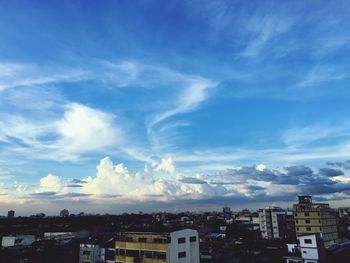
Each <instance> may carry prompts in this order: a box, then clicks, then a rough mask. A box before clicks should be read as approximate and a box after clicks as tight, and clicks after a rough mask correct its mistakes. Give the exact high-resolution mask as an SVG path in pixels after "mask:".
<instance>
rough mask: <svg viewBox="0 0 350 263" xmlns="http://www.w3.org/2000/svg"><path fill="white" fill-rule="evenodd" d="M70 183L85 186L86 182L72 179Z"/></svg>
mask: <svg viewBox="0 0 350 263" xmlns="http://www.w3.org/2000/svg"><path fill="white" fill-rule="evenodd" d="M72 183H73V184H86V183H87V181H85V180H80V179H73V180H72Z"/></svg>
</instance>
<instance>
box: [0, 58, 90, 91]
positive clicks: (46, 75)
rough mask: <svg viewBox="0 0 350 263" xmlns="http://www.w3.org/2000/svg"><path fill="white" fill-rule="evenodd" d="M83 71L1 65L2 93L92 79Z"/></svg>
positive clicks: (0, 85)
mask: <svg viewBox="0 0 350 263" xmlns="http://www.w3.org/2000/svg"><path fill="white" fill-rule="evenodd" d="M91 78H92V75H91V74H90V73H89V72H88V71H86V70H83V69H75V68H64V69H57V68H48V67H44V66H42V67H40V66H38V65H35V64H24V63H4V62H2V63H0V92H1V91H3V90H5V89H9V88H14V87H26V86H35V85H44V84H52V83H62V82H78V81H82V80H86V79H91Z"/></svg>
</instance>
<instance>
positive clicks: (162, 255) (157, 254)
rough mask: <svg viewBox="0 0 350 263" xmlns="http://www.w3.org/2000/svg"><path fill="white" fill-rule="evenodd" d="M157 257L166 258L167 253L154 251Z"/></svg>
mask: <svg viewBox="0 0 350 263" xmlns="http://www.w3.org/2000/svg"><path fill="white" fill-rule="evenodd" d="M154 258H155V259H166V254H165V253H164V252H154Z"/></svg>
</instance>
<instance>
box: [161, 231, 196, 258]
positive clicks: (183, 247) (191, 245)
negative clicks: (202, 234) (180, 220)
mask: <svg viewBox="0 0 350 263" xmlns="http://www.w3.org/2000/svg"><path fill="white" fill-rule="evenodd" d="M190 237H195V238H196V241H195V242H190ZM170 238H171V243H170V244H169V246H168V263H199V237H198V232H197V231H196V230H192V229H184V230H180V231H175V232H171V233H170ZM179 238H185V242H184V243H181V244H179V243H178V239H179ZM181 252H185V253H186V257H183V258H179V253H181Z"/></svg>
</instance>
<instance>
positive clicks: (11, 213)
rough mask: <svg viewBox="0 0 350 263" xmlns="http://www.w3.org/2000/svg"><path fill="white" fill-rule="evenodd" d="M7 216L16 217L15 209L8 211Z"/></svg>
mask: <svg viewBox="0 0 350 263" xmlns="http://www.w3.org/2000/svg"><path fill="white" fill-rule="evenodd" d="M7 217H8V218H14V217H15V211H13V210H10V211H8V212H7Z"/></svg>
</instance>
